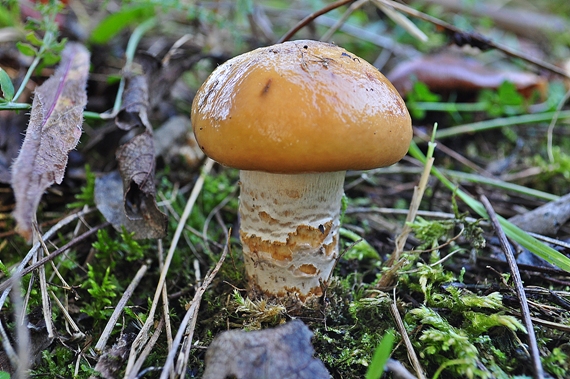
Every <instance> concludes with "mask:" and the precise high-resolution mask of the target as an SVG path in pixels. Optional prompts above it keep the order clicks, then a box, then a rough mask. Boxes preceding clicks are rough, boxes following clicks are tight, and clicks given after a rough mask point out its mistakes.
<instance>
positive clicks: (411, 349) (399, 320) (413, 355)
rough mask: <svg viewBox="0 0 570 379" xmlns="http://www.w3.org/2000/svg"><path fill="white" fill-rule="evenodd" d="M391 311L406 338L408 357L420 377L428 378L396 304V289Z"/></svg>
mask: <svg viewBox="0 0 570 379" xmlns="http://www.w3.org/2000/svg"><path fill="white" fill-rule="evenodd" d="M390 313H392V317H394V321H396V327H397V328H398V332H400V335H401V336H402V339H403V340H404V344H405V345H406V349H408V357H409V358H410V361H411V363H412V366H414V370H415V371H416V374H417V375H418V378H420V379H426V376H425V374H424V369H423V367H422V364H421V363H420V360H419V359H418V356H417V355H416V350H415V349H414V345H412V341H411V340H410V336H408V333H407V332H406V327H405V326H404V322H403V321H402V317H401V316H400V312H399V311H398V305H397V304H396V292H395V289H394V300H393V301H392V302H391V303H390Z"/></svg>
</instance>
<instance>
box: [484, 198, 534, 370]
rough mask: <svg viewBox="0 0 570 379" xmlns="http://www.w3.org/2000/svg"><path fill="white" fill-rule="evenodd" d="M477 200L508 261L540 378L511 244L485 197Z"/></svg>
mask: <svg viewBox="0 0 570 379" xmlns="http://www.w3.org/2000/svg"><path fill="white" fill-rule="evenodd" d="M479 200H480V201H481V203H482V204H483V206H484V207H485V210H486V211H487V214H488V215H489V219H490V220H491V224H492V225H493V229H495V233H496V234H497V237H498V238H499V241H500V243H501V247H502V248H503V252H504V253H505V257H506V259H507V262H509V267H510V270H511V274H512V278H513V283H514V286H515V290H516V292H517V297H518V299H519V303H520V305H521V313H522V316H523V321H524V324H525V327H526V330H527V333H528V345H529V347H530V355H531V359H532V365H533V370H534V377H535V378H536V379H542V378H544V371H543V369H542V363H541V361H540V352H539V350H538V343H537V341H536V335H535V334H534V327H533V325H532V320H531V317H530V309H529V307H528V302H527V299H526V293H525V291H524V287H523V284H522V279H521V274H520V272H519V269H518V267H517V261H516V259H515V255H514V253H513V250H512V248H511V245H510V244H509V241H508V240H507V236H506V235H505V232H504V231H503V228H502V227H501V224H500V223H499V219H498V218H497V214H496V213H495V210H494V209H493V206H492V205H491V203H490V202H489V200H488V199H487V197H486V196H485V195H483V194H482V195H481V196H479Z"/></svg>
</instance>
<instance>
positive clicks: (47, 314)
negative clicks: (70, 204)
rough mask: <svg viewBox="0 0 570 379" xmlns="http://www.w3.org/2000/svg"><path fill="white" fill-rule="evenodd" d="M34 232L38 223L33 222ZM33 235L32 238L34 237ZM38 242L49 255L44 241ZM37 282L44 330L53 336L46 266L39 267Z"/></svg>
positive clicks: (35, 232) (49, 335)
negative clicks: (44, 325) (38, 283)
mask: <svg viewBox="0 0 570 379" xmlns="http://www.w3.org/2000/svg"><path fill="white" fill-rule="evenodd" d="M34 227H35V228H34V234H35V236H39V235H40V231H39V229H38V224H36V223H34ZM35 236H34V239H35V238H36V237H35ZM38 239H39V242H40V244H41V245H42V250H43V252H44V256H49V249H48V247H47V246H46V244H45V242H44V241H43V240H42V239H41V238H38ZM38 271H39V275H38V276H39V282H40V292H41V294H42V312H43V314H44V321H45V323H46V330H47V332H48V338H53V336H54V335H53V324H52V321H51V302H50V301H49V294H48V290H47V281H46V268H45V266H40V267H39V270H38Z"/></svg>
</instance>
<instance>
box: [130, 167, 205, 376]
mask: <svg viewBox="0 0 570 379" xmlns="http://www.w3.org/2000/svg"><path fill="white" fill-rule="evenodd" d="M213 165H214V161H213V160H211V159H210V158H207V159H206V163H204V166H203V168H202V173H201V174H200V176H199V177H198V180H196V184H194V188H193V189H192V193H191V194H190V198H189V199H188V202H187V203H186V206H185V207H184V211H183V212H182V216H181V217H180V220H179V222H178V226H177V227H176V231H175V232H174V236H173V237H172V243H171V245H170V248H169V249H168V254H167V255H166V259H165V261H164V268H163V269H162V270H161V272H160V279H159V280H158V285H157V286H156V291H155V293H154V298H153V300H152V305H151V307H150V310H149V313H148V316H147V320H146V322H145V323H144V325H143V327H142V328H141V330H140V332H139V334H138V335H137V337H136V338H135V341H134V342H133V344H132V346H131V352H130V354H129V361H128V363H127V368H126V370H125V378H134V377H135V376H136V372H134V371H133V370H132V369H133V365H134V363H135V360H136V354H137V350H138V348H139V346H141V345H142V343H143V341H144V340H145V339H146V335H147V333H148V331H149V330H150V327H151V325H152V324H153V323H154V314H155V312H156V307H157V306H158V301H159V298H160V296H161V295H162V286H164V285H165V280H166V274H167V273H168V269H169V267H170V263H171V261H172V256H173V255H174V251H175V250H176V245H177V244H178V241H179V240H180V236H181V235H182V231H183V230H184V226H185V224H186V221H187V220H188V217H189V216H190V213H191V212H192V209H193V208H194V204H195V203H196V199H198V195H199V194H200V192H201V191H202V187H203V185H204V180H205V179H206V176H207V175H208V173H209V172H210V170H211V169H212V166H213Z"/></svg>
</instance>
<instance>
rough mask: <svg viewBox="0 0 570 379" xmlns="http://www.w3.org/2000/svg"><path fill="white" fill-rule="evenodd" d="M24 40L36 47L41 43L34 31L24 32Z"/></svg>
mask: <svg viewBox="0 0 570 379" xmlns="http://www.w3.org/2000/svg"><path fill="white" fill-rule="evenodd" d="M26 41H28V42H29V43H31V44H32V45H34V46H37V47H40V46H42V44H43V41H42V40H41V39H39V38H38V36H36V33H34V32H29V33H28V34H26Z"/></svg>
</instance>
